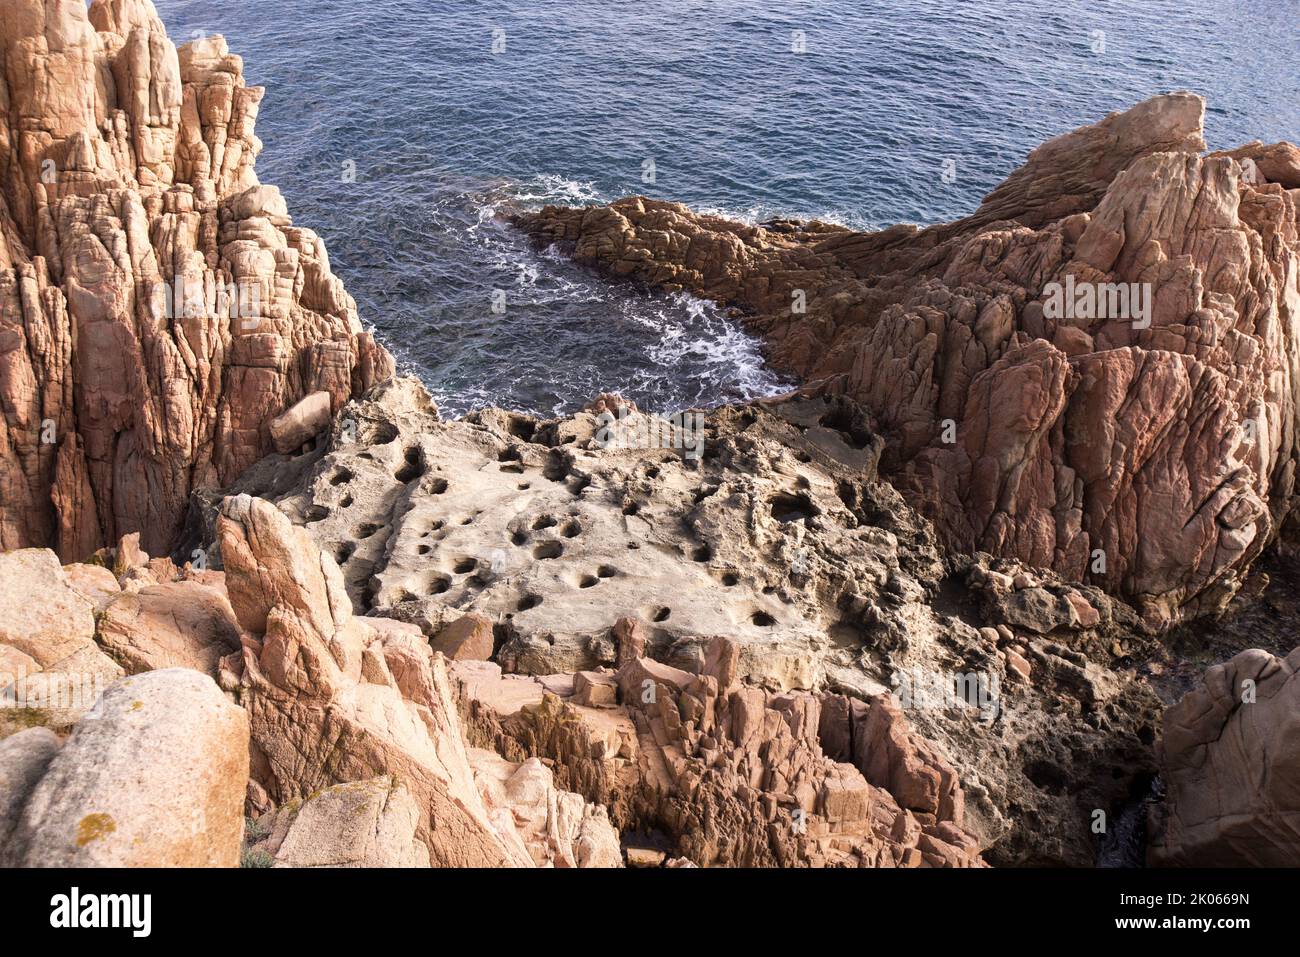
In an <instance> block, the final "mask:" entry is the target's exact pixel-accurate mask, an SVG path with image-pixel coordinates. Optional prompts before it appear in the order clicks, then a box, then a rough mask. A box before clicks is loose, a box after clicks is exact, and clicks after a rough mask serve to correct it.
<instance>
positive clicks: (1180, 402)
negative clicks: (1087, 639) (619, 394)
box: [517, 93, 1300, 626]
mask: <svg viewBox="0 0 1300 957" xmlns="http://www.w3.org/2000/svg"><path fill="white" fill-rule="evenodd" d="M1203 111H1204V105H1203V102H1202V101H1201V100H1200V98H1199V97H1196V96H1193V95H1191V94H1185V93H1184V94H1173V95H1170V96H1163V97H1157V98H1155V99H1152V100H1150V101H1147V102H1146V103H1143V104H1140V105H1139V106H1136V107H1134V108H1133V109H1131V110H1129V111H1128V112H1126V113H1122V114H1115V115H1112V116H1110V117H1107V118H1106V119H1105V120H1104V121H1102V122H1101V123H1099V124H1097V125H1095V126H1092V127H1086V128H1084V129H1081V130H1078V131H1076V132H1074V133H1070V134H1066V135H1065V136H1061V137H1058V138H1057V139H1055V140H1052V141H1050V142H1049V143H1046V144H1044V145H1043V146H1041V147H1039V148H1038V149H1037V150H1035V151H1034V152H1033V153H1031V154H1030V156H1029V159H1028V160H1027V162H1026V164H1025V165H1024V166H1023V167H1022V168H1021V169H1019V170H1018V171H1016V172H1015V173H1013V174H1012V175H1011V176H1010V177H1009V178H1008V179H1007V180H1006V182H1005V183H1003V184H1002V185H1001V186H999V187H998V188H997V189H995V190H994V191H993V192H992V193H990V194H989V196H988V197H987V198H986V200H985V202H984V204H983V205H982V206H981V207H980V209H979V210H978V211H977V212H976V213H975V214H973V215H972V216H970V217H968V218H967V219H964V220H960V221H958V222H956V223H952V224H947V225H942V226H935V227H931V228H928V229H922V230H918V229H916V228H914V227H906V226H896V227H892V228H890V229H887V230H884V231H883V232H878V233H856V232H852V231H850V230H846V229H843V228H840V227H835V226H827V225H825V224H821V223H793V222H786V221H778V222H773V223H767V224H764V225H745V224H741V223H735V222H728V221H725V220H722V219H719V218H716V217H712V216H705V215H699V214H696V213H692V212H691V211H690V210H688V209H687V208H686V207H684V206H681V205H679V204H675V203H667V202H659V201H654V200H649V199H644V198H638V197H633V198H629V199H624V200H620V201H618V202H616V203H613V204H611V205H609V206H603V207H595V208H585V209H565V208H558V207H546V208H544V209H542V210H541V211H540V212H538V213H534V214H525V215H522V216H520V217H518V218H517V222H518V223H519V224H520V225H522V226H523V228H524V229H526V230H527V231H528V232H530V233H531V234H532V235H534V236H535V237H537V239H538V240H539V241H541V242H547V243H549V242H559V243H562V244H563V245H564V246H565V247H566V248H569V249H571V250H572V252H573V255H574V256H575V258H576V259H577V260H578V261H579V262H583V263H588V264H591V265H593V266H596V267H598V268H600V269H602V270H604V271H605V272H607V273H609V274H610V275H612V276H615V277H622V278H628V279H633V280H636V281H639V282H643V283H649V284H652V285H655V286H659V287H662V288H667V289H688V290H691V291H692V292H694V293H696V294H699V295H702V296H706V297H709V298H712V299H715V300H717V301H719V302H723V303H728V304H731V305H733V306H736V307H737V308H738V309H740V310H741V311H743V312H744V314H745V315H746V321H747V323H748V324H749V325H750V326H751V328H753V329H754V330H756V331H757V332H759V333H761V334H762V335H763V336H764V337H765V338H766V340H767V342H768V345H769V351H770V356H771V358H772V360H773V361H774V362H775V363H776V364H777V365H778V366H780V367H782V368H784V369H787V370H789V371H791V372H793V373H795V374H797V375H798V376H799V377H801V378H802V379H803V380H804V381H805V382H807V383H809V384H810V385H815V386H816V388H818V389H819V390H820V391H822V392H825V393H828V394H847V395H849V396H852V397H854V398H855V399H857V400H858V401H859V402H860V403H862V405H863V406H864V407H865V409H866V410H867V411H868V412H869V413H870V415H871V417H872V419H873V421H874V422H875V424H876V425H877V426H878V429H879V431H880V434H881V435H882V436H883V437H884V438H885V439H886V446H885V451H884V455H883V458H882V469H883V471H884V472H885V473H886V474H887V475H888V476H889V477H890V478H891V480H892V481H893V482H894V483H895V484H896V485H897V487H898V488H899V489H900V490H901V491H902V492H903V493H904V495H905V496H906V497H907V499H908V501H909V502H910V503H911V504H912V505H913V506H914V507H915V508H917V509H918V510H919V511H921V512H922V513H923V514H925V515H926V516H927V517H929V518H931V519H932V520H933V521H934V523H935V528H936V530H937V532H938V533H939V536H940V538H941V540H942V541H943V542H944V543H945V544H946V545H948V546H950V547H952V548H953V549H956V550H958V551H963V552H967V553H971V552H975V551H980V550H982V551H987V552H990V553H993V554H995V555H1000V556H1006V557H1014V558H1017V559H1019V560H1022V561H1024V562H1026V563H1028V564H1030V565H1034V566H1041V567H1047V568H1051V569H1054V570H1055V571H1057V572H1058V573H1060V574H1061V575H1062V576H1063V577H1065V578H1067V579H1070V580H1074V581H1081V582H1087V583H1090V584H1094V585H1097V586H1099V587H1101V588H1104V589H1105V590H1107V591H1108V592H1111V593H1112V594H1116V595H1119V596H1121V597H1123V598H1125V599H1126V600H1127V601H1129V602H1130V603H1132V604H1134V605H1136V606H1137V607H1139V609H1140V610H1141V611H1142V613H1143V615H1144V617H1145V619H1146V620H1147V622H1148V623H1149V624H1152V625H1157V626H1159V625H1164V624H1166V623H1168V622H1169V621H1171V620H1173V619H1175V618H1177V617H1178V616H1180V615H1182V614H1186V613H1187V612H1194V611H1198V610H1204V611H1214V610H1217V609H1220V608H1222V607H1223V605H1224V603H1225V602H1226V601H1227V599H1228V598H1229V597H1230V596H1231V594H1232V593H1233V591H1234V590H1235V589H1236V588H1237V587H1238V586H1239V585H1240V582H1241V580H1242V577H1243V575H1244V573H1245V571H1246V569H1247V568H1248V567H1249V565H1250V563H1251V561H1252V560H1253V559H1254V558H1255V557H1256V556H1257V555H1258V554H1259V553H1260V551H1261V550H1262V549H1263V548H1264V546H1265V545H1266V544H1267V543H1268V542H1269V541H1270V540H1271V539H1272V537H1273V535H1274V533H1275V530H1276V529H1277V527H1278V526H1279V523H1280V522H1281V521H1282V520H1284V518H1285V517H1286V515H1287V514H1289V512H1290V511H1291V509H1292V506H1293V501H1294V494H1293V493H1294V484H1295V480H1294V474H1295V464H1296V458H1297V446H1296V424H1297V415H1298V414H1300V403H1298V402H1297V398H1296V376H1297V368H1298V367H1297V363H1300V348H1298V347H1297V345H1296V337H1295V331H1294V330H1295V327H1296V323H1297V319H1298V318H1300V239H1298V233H1297V216H1296V209H1297V199H1298V198H1300V197H1298V195H1297V193H1296V190H1295V186H1296V182H1295V177H1294V157H1295V148H1294V147H1291V146H1289V144H1278V145H1276V146H1274V147H1268V148H1266V147H1263V146H1262V145H1261V144H1251V145H1250V146H1248V147H1244V148H1243V150H1240V151H1235V152H1233V153H1227V154H1214V155H1209V156H1203V155H1201V153H1202V151H1203V150H1204V148H1205V146H1204V142H1203V139H1202V136H1201V128H1202V116H1203ZM1053 283H1058V284H1060V285H1061V287H1062V290H1063V293H1062V296H1061V298H1060V299H1058V300H1057V301H1056V303H1055V304H1054V303H1053V301H1052V300H1053V296H1052V295H1051V294H1050V293H1051V290H1052V288H1053V287H1052V284H1053ZM1133 284H1136V285H1133ZM1083 287H1087V288H1088V289H1091V290H1093V291H1094V293H1096V292H1098V291H1100V295H1101V297H1102V299H1104V300H1105V302H1104V303H1103V305H1104V306H1105V308H1102V306H1099V305H1098V304H1097V303H1096V302H1094V303H1093V305H1092V308H1091V309H1088V308H1084V307H1083V306H1080V307H1079V308H1078V309H1077V310H1076V309H1075V308H1074V307H1075V306H1076V305H1078V303H1076V301H1075V300H1076V297H1075V296H1070V302H1069V304H1068V307H1067V308H1065V309H1064V310H1061V309H1057V308H1054V305H1057V306H1059V305H1061V304H1062V301H1063V300H1064V299H1065V297H1066V295H1068V290H1078V289H1081V288H1083ZM1106 289H1110V290H1113V292H1107V291H1104V290H1106ZM1121 290H1122V292H1123V293H1124V294H1125V295H1127V294H1128V293H1129V292H1130V291H1135V292H1136V293H1137V294H1138V295H1146V294H1149V296H1150V300H1149V308H1147V309H1145V310H1143V309H1142V308H1141V304H1140V301H1139V300H1137V299H1135V300H1134V302H1133V303H1132V304H1131V308H1130V309H1129V310H1128V311H1127V312H1123V314H1120V313H1121V312H1122V310H1121V309H1120V308H1119V307H1120V306H1121V305H1122V304H1121V303H1120V300H1119V299H1118V296H1119V295H1120V294H1121ZM1079 295H1082V294H1081V293H1080V294H1079ZM1078 302H1080V303H1081V302H1083V300H1082V299H1080V300H1078ZM1139 312H1141V313H1142V314H1141V315H1138V313H1139ZM1098 558H1101V560H1100V561H1098Z"/></svg>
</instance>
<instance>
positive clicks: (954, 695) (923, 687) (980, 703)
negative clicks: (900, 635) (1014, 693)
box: [889, 668, 1002, 722]
mask: <svg viewBox="0 0 1300 957" xmlns="http://www.w3.org/2000/svg"><path fill="white" fill-rule="evenodd" d="M889 684H890V687H891V688H892V689H893V691H894V694H895V695H897V697H898V703H899V705H900V706H901V707H902V708H904V709H916V710H935V711H948V710H953V709H958V708H975V709H978V710H979V712H980V720H981V721H986V722H987V721H993V720H994V719H996V718H997V716H998V714H999V713H1000V712H1001V710H1002V705H1001V704H1000V703H999V701H998V676H997V675H996V674H993V673H991V672H989V673H984V672H978V671H972V672H969V673H965V674H963V673H961V672H956V671H929V670H926V669H923V668H912V669H911V670H910V671H895V672H894V673H893V674H891V675H890V676H889Z"/></svg>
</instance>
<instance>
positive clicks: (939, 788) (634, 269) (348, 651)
mask: <svg viewBox="0 0 1300 957" xmlns="http://www.w3.org/2000/svg"><path fill="white" fill-rule="evenodd" d="M0 56H2V57H3V60H2V62H0V68H2V69H0V74H2V76H0V79H2V81H3V82H2V85H0V91H3V97H4V98H3V100H2V101H0V103H2V106H3V108H2V109H0V115H2V116H3V125H0V133H3V136H0V165H2V166H3V168H4V171H5V177H4V184H3V191H2V192H0V226H2V227H3V230H2V233H3V245H2V247H0V248H3V250H4V254H5V257H6V258H5V259H4V261H3V263H0V266H2V267H3V268H2V269H0V304H2V306H3V308H0V323H3V325H0V330H3V336H2V337H0V398H2V399H3V401H2V402H0V408H2V409H3V412H4V419H3V426H0V492H2V493H3V494H2V495H0V865H11V866H48V865H71V866H97V865H132V866H222V867H227V866H234V865H237V864H241V865H243V866H249V867H260V866H275V867H315V866H368V867H373V866H405V867H422V866H510V867H533V866H540V867H552V866H553V867H617V866H622V865H624V864H628V865H634V866H657V865H663V866H673V867H690V866H770V865H780V866H859V867H861V866H869V867H895V866H897V867H980V866H984V865H986V864H1000V865H1017V864H1019V865H1024V864H1071V865H1083V866H1087V865H1091V864H1093V863H1094V862H1097V861H1101V862H1103V863H1107V862H1109V863H1114V862H1122V863H1129V864H1132V863H1137V862H1139V861H1140V860H1141V859H1142V857H1143V855H1144V854H1147V856H1148V859H1149V861H1150V862H1151V863H1154V864H1187V863H1202V864H1203V863H1208V864H1242V863H1245V864H1276V863H1295V862H1296V861H1297V860H1300V851H1298V850H1297V842H1296V839H1295V835H1296V833H1297V822H1296V812H1295V810H1294V808H1295V807H1297V806H1300V802H1297V800H1296V795H1297V793H1298V792H1297V789H1298V788H1300V778H1298V771H1300V763H1298V762H1297V760H1296V755H1295V750H1296V749H1295V747H1294V745H1293V739H1294V738H1295V734H1294V727H1293V726H1294V724H1295V721H1294V717H1293V716H1294V713H1295V707H1294V705H1295V701H1296V695H1297V693H1298V690H1297V689H1300V683H1298V682H1297V681H1296V680H1295V674H1296V668H1297V660H1296V655H1297V652H1292V653H1291V654H1290V655H1287V654H1286V652H1287V651H1289V649H1290V646H1291V645H1293V643H1294V635H1293V634H1292V633H1291V631H1290V629H1289V628H1287V627H1285V626H1279V625H1278V624H1277V622H1278V620H1279V618H1280V619H1281V620H1283V621H1285V620H1286V618H1287V616H1288V615H1289V616H1292V617H1293V616H1294V613H1295V608H1296V601H1295V595H1296V594H1297V593H1298V592H1297V589H1296V582H1295V580H1294V578H1295V576H1294V574H1293V573H1292V572H1291V571H1290V563H1289V562H1288V561H1287V560H1286V559H1285V556H1280V557H1279V555H1278V554H1276V553H1275V554H1270V555H1266V556H1265V558H1264V561H1265V562H1271V564H1268V566H1267V567H1268V570H1269V572H1276V573H1277V574H1276V578H1275V579H1270V577H1269V573H1268V572H1266V571H1263V570H1260V569H1259V568H1257V567H1256V568H1254V569H1253V570H1252V565H1253V564H1254V563H1255V562H1256V559H1257V558H1259V557H1260V556H1261V555H1262V554H1263V553H1264V552H1265V550H1266V548H1267V547H1268V546H1269V545H1270V543H1273V542H1275V541H1276V540H1277V539H1278V538H1279V536H1280V534H1281V532H1282V530H1283V529H1284V526H1285V525H1286V522H1287V519H1288V516H1289V515H1290V513H1291V509H1292V506H1293V499H1294V495H1293V493H1294V468H1295V460H1296V458H1297V455H1298V454H1300V453H1298V452H1297V448H1296V441H1297V440H1296V430H1295V425H1296V417H1297V403H1296V397H1295V383H1296V373H1297V371H1298V370H1297V368H1296V362H1297V346H1296V343H1295V325H1296V322H1297V319H1298V318H1300V292H1298V291H1297V282H1298V281H1300V280H1298V279H1297V276H1298V275H1300V269H1297V266H1298V265H1300V262H1298V259H1297V256H1298V254H1300V243H1298V240H1297V226H1296V205H1297V200H1298V199H1300V152H1298V151H1297V150H1296V148H1295V147H1293V146H1290V145H1288V144H1278V145H1275V146H1264V145H1263V144H1259V143H1255V144H1250V145H1248V146H1245V147H1243V148H1241V149H1239V150H1234V151H1232V152H1230V153H1225V154H1219V155H1204V143H1203V141H1202V137H1201V118H1202V111H1203V105H1202V103H1201V101H1200V100H1199V99H1198V98H1196V97H1193V96H1190V95H1186V94H1179V95H1175V96H1169V97H1160V98H1157V99H1155V100H1152V101H1150V102H1148V103H1145V104H1141V105H1139V106H1138V107H1135V108H1134V109H1133V110H1130V111H1129V112H1127V113H1124V114H1117V115H1114V116H1111V117H1108V118H1107V119H1105V120H1103V121H1102V122H1100V123H1098V124H1096V125H1095V126H1091V127H1087V128H1085V129H1082V130H1079V131H1076V132H1074V133H1071V134H1066V135H1064V136H1062V137H1059V138H1057V139H1055V140H1052V141H1051V142H1049V143H1047V144H1044V145H1043V146H1042V147H1040V148H1039V149H1038V150H1035V151H1034V152H1033V153H1032V154H1031V155H1030V157H1029V159H1028V161H1027V162H1026V164H1025V165H1024V167H1022V168H1021V169H1020V170H1018V171H1017V172H1015V173H1013V174H1012V175H1011V176H1010V177H1009V178H1008V179H1007V181H1006V182H1005V183H1004V184H1003V185H1002V186H1000V187H998V188H997V189H996V190H994V191H993V192H992V193H991V194H990V195H989V197H988V198H987V199H986V201H985V202H984V204H983V205H982V206H981V207H980V209H979V210H978V211H977V212H976V213H975V214H973V215H972V216H970V217H968V218H967V219H964V220H961V221H959V222H957V223H953V224H948V225H943V226H936V227H931V228H929V229H924V230H918V229H915V228H912V227H895V228H893V229H889V230H885V231H883V232H879V233H855V232H852V231H850V230H846V229H843V228H840V227H835V226H828V225H824V224H818V223H793V222H774V223H767V224H764V225H761V226H750V225H743V224H737V223H732V222H728V221H725V220H721V219H717V218H714V217H707V216H701V215H698V214H695V213H692V212H691V211H689V210H688V209H686V208H685V207H682V206H679V205H676V204H671V203H663V202H655V201H651V200H646V199H639V198H633V199H628V200H623V201H620V202H618V203H615V204H612V205H610V206H608V207H597V208H593V209H577V210H568V209H558V208H547V209H544V210H542V211H540V212H538V213H535V214H529V215H526V216H522V217H521V218H520V219H519V222H520V224H521V225H522V226H523V227H524V228H525V229H526V230H528V231H529V232H531V233H532V234H533V235H535V236H536V237H537V238H538V239H539V240H541V241H544V242H551V241H558V242H562V243H565V244H571V248H572V249H573V251H574V253H575V255H576V256H577V257H578V258H579V259H581V260H582V261H584V262H587V263H590V264H592V265H595V266H597V267H599V268H601V269H604V270H606V271H607V272H609V273H610V274H611V275H613V276H617V277H622V278H628V279H633V280H636V281H639V282H643V283H649V284H653V285H657V286H661V287H665V288H672V289H691V290H693V291H695V292H697V293H699V294H702V295H707V296H710V297H712V298H714V299H717V300H719V301H721V302H726V303H730V304H732V305H733V306H735V307H737V308H738V309H740V310H742V312H743V313H744V315H745V317H746V319H747V321H748V322H749V323H750V324H751V326H752V327H753V328H755V329H756V330H757V331H759V332H760V333H761V334H763V335H764V336H765V337H766V339H767V341H768V343H769V346H770V350H771V355H772V358H773V361H775V362H777V363H779V364H780V365H782V366H783V367H785V368H787V369H789V370H790V371H792V372H794V373H796V374H798V375H799V376H800V377H801V378H802V379H803V380H804V382H805V386H804V387H803V388H801V389H800V390H798V391H797V392H793V393H791V394H789V395H784V396H777V397H773V398H770V399H766V400H763V401H759V402H755V403H750V404H748V405H745V406H741V407H724V408H721V409H717V410H713V411H711V412H709V413H707V414H701V415H699V416H698V417H692V419H691V420H690V422H689V423H688V422H687V421H686V420H680V419H679V420H677V421H676V422H672V421H668V420H664V419H660V418H657V417H655V416H652V415H647V414H644V413H642V412H640V411H639V410H637V409H636V408H635V406H633V405H631V404H630V403H627V402H625V401H623V400H622V399H620V398H618V397H617V396H616V395H613V394H609V395H604V396H600V397H598V398H597V399H596V400H595V401H593V403H592V404H591V405H590V406H588V407H587V408H586V409H584V410H583V411H581V412H578V413H575V414H573V415H567V416H563V417H559V418H554V419H547V420H540V419H538V418H535V417H532V416H527V415H521V414H518V413H513V412H509V411H504V410H499V409H485V410H482V411H479V412H476V413H473V414H471V415H469V416H467V417H465V418H464V419H462V420H459V421H453V422H448V421H444V420H443V419H442V418H441V417H440V416H439V414H438V411H437V409H436V408H435V407H434V404H433V402H432V401H431V400H430V398H429V395H428V393H427V392H426V391H425V389H424V387H423V386H422V385H421V384H420V383H419V382H418V381H416V380H413V379H406V378H397V377H394V375H393V366H392V361H391V359H390V357H389V356H388V354H387V353H386V352H385V351H384V349H383V348H382V347H381V346H379V345H377V344H376V343H375V342H374V341H373V340H372V339H371V338H370V336H369V335H368V334H367V333H365V332H364V331H363V330H362V328H361V326H360V324H359V322H358V317H357V315H356V309H355V306H354V304H353V303H352V300H351V299H350V298H349V297H348V295H347V293H346V292H345V291H344V290H343V287H342V284H341V283H340V282H339V280H338V279H337V278H336V277H334V276H333V275H332V274H331V272H330V269H329V263H328V258H327V256H326V254H325V250H324V248H323V246H322V244H321V242H320V240H319V238H318V237H316V236H315V235H314V234H313V233H311V232H310V231H309V230H307V229H304V228H301V227H294V226H293V225H292V224H291V222H290V219H289V217H288V214H287V210H286V208H285V204H284V202H283V199H282V198H281V197H280V196H279V194H278V193H277V192H276V191H275V190H274V189H273V188H271V187H264V186H261V185H260V184H258V182H257V180H256V176H255V174H254V171H253V163H254V159H255V157H256V154H257V152H258V150H259V148H260V144H259V143H258V141H257V139H256V137H255V136H254V135H253V122H254V120H255V118H256V112H257V104H258V101H259V100H260V98H261V91H260V90H258V89H256V88H249V87H246V86H245V85H244V83H243V80H242V67H241V63H240V61H239V58H238V57H236V56H233V55H231V54H230V53H229V52H228V51H227V50H226V47H225V44H224V43H223V42H222V41H221V39H220V38H210V39H206V40H199V41H195V42H193V43H190V44H187V45H186V46H184V47H182V48H181V49H180V50H177V49H176V48H175V47H173V46H172V44H171V43H170V42H169V41H168V39H167V37H166V35H165V33H164V32H163V29H162V27H161V25H160V23H159V21H158V18H157V16H156V15H155V12H154V10H153V8H152V6H151V4H150V3H149V2H148V0H95V2H93V3H92V4H91V5H90V8H89V10H88V11H87V10H86V8H85V7H84V6H83V5H82V4H81V3H80V2H75V0H73V2H64V0H45V2H41V0H12V2H10V3H9V5H8V6H7V7H6V12H5V19H4V20H3V21H0ZM1089 291H1090V293H1089ZM1089 294H1090V295H1091V299H1089V298H1088V295H1089ZM1099 296H1100V297H1102V298H1099ZM1117 310H1118V311H1117ZM611 419H612V421H611ZM614 423H617V429H616V430H615V431H614V433H613V434H611V432H610V427H611V425H613V424H614ZM688 426H689V427H688ZM1275 551H1276V550H1275ZM173 554H175V555H180V556H184V557H185V558H193V559H194V561H193V562H185V563H182V564H177V563H176V562H174V561H173V560H172V559H171V558H170V557H167V556H169V555H173ZM1247 580H1248V581H1249V583H1250V585H1251V587H1250V588H1246V589H1244V590H1242V589H1241V586H1242V583H1243V582H1245V581H1247ZM1239 591H1241V593H1240V594H1238V592H1239ZM1234 595H1235V596H1236V597H1235V598H1234ZM1229 602H1232V605H1231V611H1232V616H1231V617H1229V618H1227V619H1224V620H1223V621H1221V622H1218V623H1209V622H1207V621H1205V620H1204V619H1202V620H1201V621H1197V622H1194V623H1192V624H1187V623H1183V624H1181V625H1180V624H1178V623H1179V621H1180V620H1186V619H1190V618H1191V617H1192V616H1193V615H1194V614H1195V613H1197V612H1212V611H1221V610H1223V609H1224V608H1225V607H1227V606H1228V605H1229ZM1250 645H1264V646H1266V647H1265V648H1263V649H1260V648H1256V649H1253V650H1245V651H1243V650H1242V649H1244V648H1247V647H1248V646H1250ZM1224 659H1229V660H1226V661H1224ZM1214 661H1223V663H1221V664H1218V665H1216V666H1214V667H1211V668H1209V670H1208V671H1206V672H1205V673H1204V674H1203V675H1202V674H1201V671H1202V666H1203V664H1205V663H1213V662H1214ZM1180 699H1181V700H1180ZM1175 702H1177V703H1176V704H1175ZM1165 705H1173V706H1172V707H1168V708H1165ZM1162 710H1163V715H1162V713H1161V712H1162ZM1153 781H1154V782H1156V784H1155V786H1154V787H1153Z"/></svg>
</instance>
